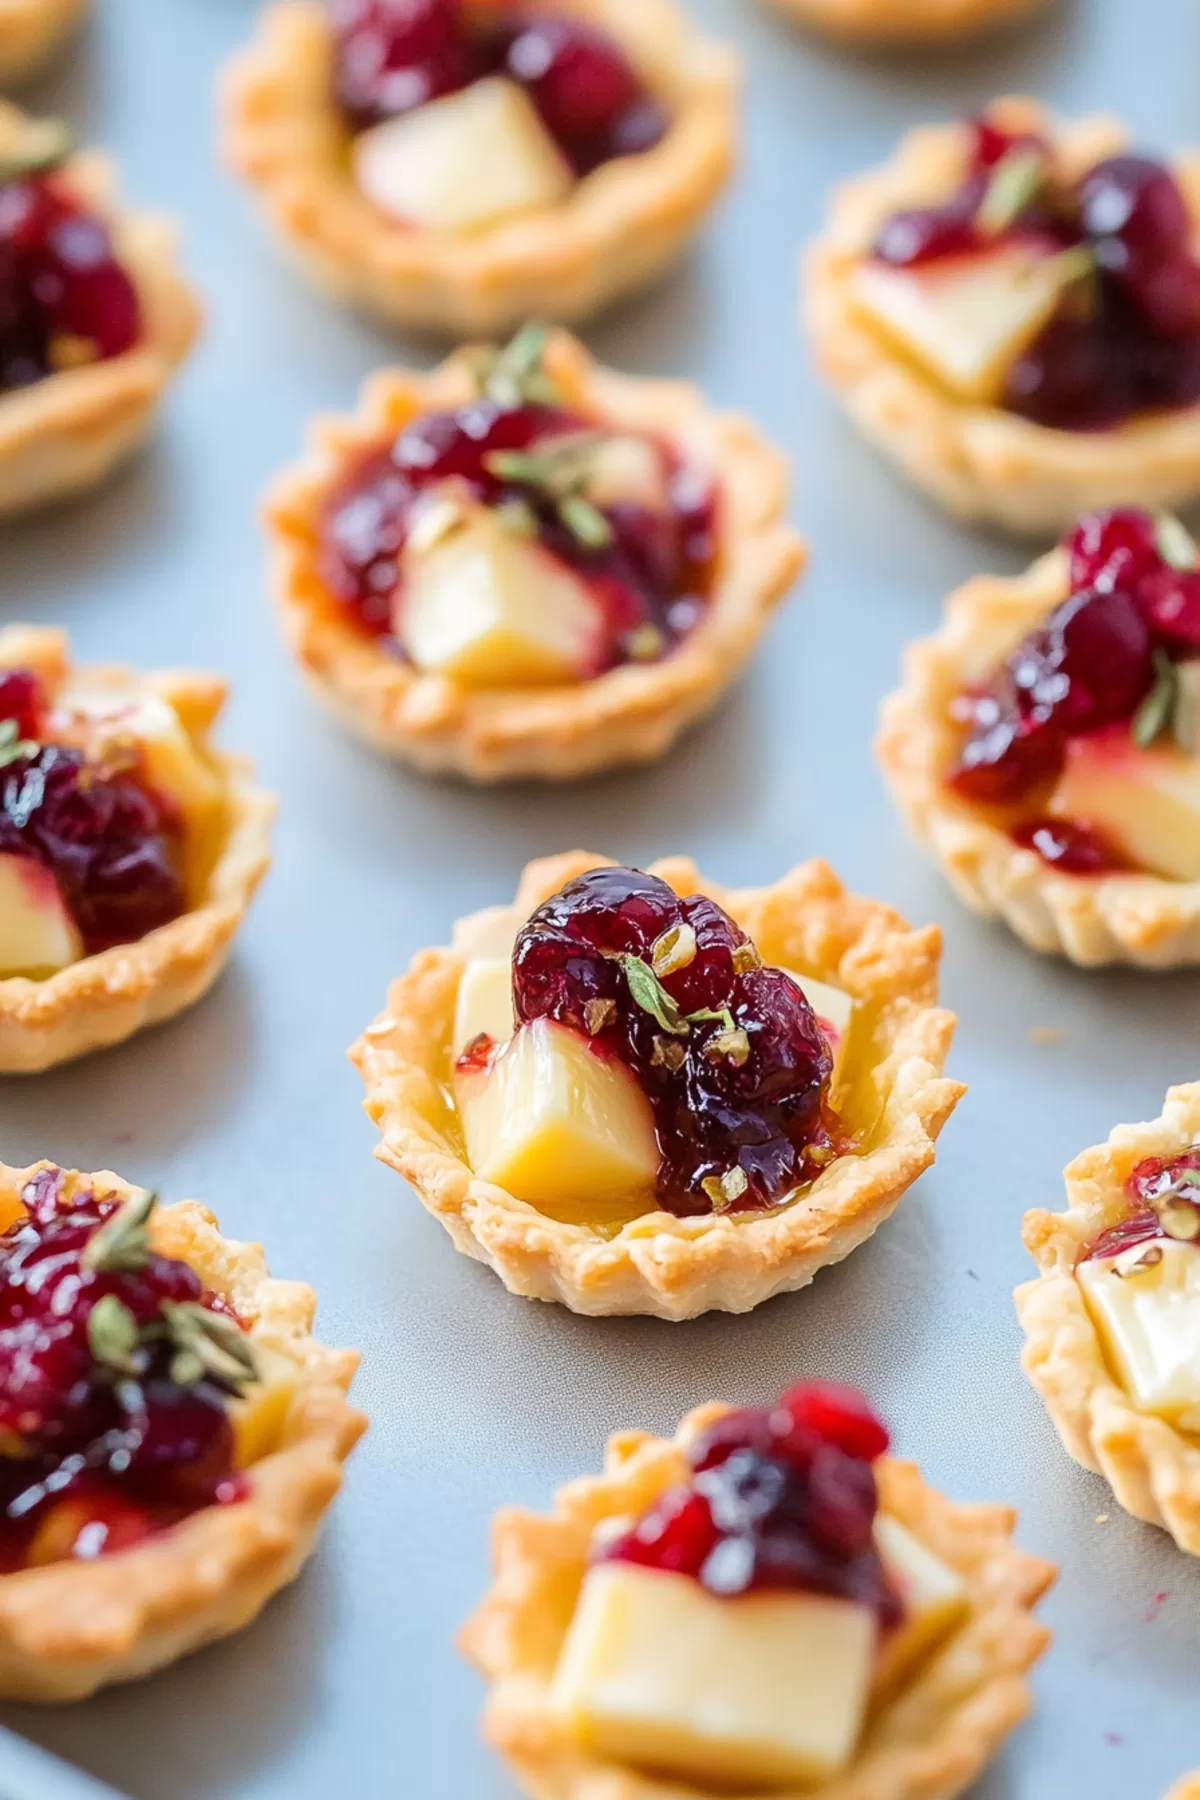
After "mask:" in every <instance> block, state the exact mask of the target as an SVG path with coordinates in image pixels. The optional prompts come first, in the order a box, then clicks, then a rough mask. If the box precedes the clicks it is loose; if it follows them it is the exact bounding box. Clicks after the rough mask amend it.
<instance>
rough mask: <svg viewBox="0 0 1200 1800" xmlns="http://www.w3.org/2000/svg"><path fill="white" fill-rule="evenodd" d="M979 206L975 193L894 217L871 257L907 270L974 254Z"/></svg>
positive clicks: (880, 234)
mask: <svg viewBox="0 0 1200 1800" xmlns="http://www.w3.org/2000/svg"><path fill="white" fill-rule="evenodd" d="M978 202H979V195H978V194H977V193H975V192H974V190H972V191H971V192H970V193H969V194H967V195H964V196H962V197H960V198H959V199H957V200H952V201H949V202H948V203H947V204H946V205H945V206H925V207H913V208H910V209H908V210H907V211H904V212H897V213H893V214H892V215H891V217H890V218H888V219H886V220H885V221H884V223H883V224H882V225H881V226H880V229H879V232H878V235H877V236H876V239H875V242H874V244H873V245H872V247H871V254H872V255H873V256H876V257H878V259H879V261H880V262H885V263H890V264H891V265H892V266H893V267H895V268H906V267H909V266H911V265H914V264H917V263H923V262H931V261H932V260H933V259H934V258H935V257H939V256H953V255H956V254H958V253H961V252H963V251H967V250H971V249H973V248H974V246H975V208H976V206H977V205H978Z"/></svg>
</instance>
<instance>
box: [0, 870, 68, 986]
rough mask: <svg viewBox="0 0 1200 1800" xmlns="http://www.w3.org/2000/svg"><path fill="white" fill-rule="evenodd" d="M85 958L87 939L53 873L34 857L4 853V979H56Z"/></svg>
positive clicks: (0, 881) (0, 924) (0, 954)
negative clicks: (80, 934)
mask: <svg viewBox="0 0 1200 1800" xmlns="http://www.w3.org/2000/svg"><path fill="white" fill-rule="evenodd" d="M82 955H83V941H82V939H81V938H80V936H79V931H78V929H77V927H76V925H75V921H74V919H73V918H72V917H71V914H70V912H69V911H68V909H67V905H66V902H65V901H64V899H63V897H62V895H61V894H60V893H59V890H58V883H57V881H55V879H54V876H53V875H52V874H51V872H50V870H49V869H48V868H46V866H45V865H44V864H43V863H40V862H38V861H37V859H36V858H35V857H32V856H19V855H15V854H13V853H12V852H9V851H5V852H4V853H2V854H0V979H2V978H5V977H7V976H9V975H27V976H30V977H39V976H45V975H53V974H54V973H55V972H56V971H57V970H59V969H65V968H66V967H67V966H68V964H70V963H73V962H78V961H79V959H80V957H81V956H82Z"/></svg>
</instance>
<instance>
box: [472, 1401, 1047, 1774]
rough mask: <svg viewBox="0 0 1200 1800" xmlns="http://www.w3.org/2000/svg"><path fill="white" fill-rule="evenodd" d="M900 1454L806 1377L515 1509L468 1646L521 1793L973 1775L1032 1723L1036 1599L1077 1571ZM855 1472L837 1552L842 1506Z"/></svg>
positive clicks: (618, 1454)
mask: <svg viewBox="0 0 1200 1800" xmlns="http://www.w3.org/2000/svg"><path fill="white" fill-rule="evenodd" d="M887 1448H888V1434H887V1432H886V1431H885V1430H884V1428H883V1427H882V1426H881V1425H880V1423H879V1421H878V1420H877V1419H876V1418H875V1417H874V1416H873V1415H872V1414H871V1412H870V1410H869V1408H868V1407H867V1404H866V1402H865V1400H864V1398H863V1396H862V1395H860V1394H857V1393H856V1392H855V1391H854V1390H853V1389H846V1388H844V1387H841V1386H838V1385H836V1384H833V1383H828V1382H806V1383H802V1384H800V1385H799V1386H797V1387H795V1388H792V1389H790V1390H788V1392H786V1393H785V1394H784V1395H783V1396H782V1397H781V1398H780V1400H779V1401H778V1403H777V1404H776V1405H775V1406H774V1407H771V1408H767V1407H763V1408H748V1409H744V1410H742V1411H737V1412H735V1411H733V1410H731V1409H730V1408H728V1407H724V1406H717V1405H710V1406H701V1407H698V1408H696V1409H695V1411H693V1412H691V1413H688V1414H687V1415H686V1416H685V1418H684V1419H683V1421H682V1422H681V1424H680V1427H679V1430H678V1431H677V1433H676V1435H675V1436H674V1438H666V1439H664V1438H657V1437H652V1436H651V1435H650V1434H649V1433H647V1432H641V1431H626V1432H621V1433H619V1434H618V1435H617V1436H615V1437H613V1438H611V1439H610V1440H609V1445H608V1454H607V1456H606V1458H605V1466H604V1472H603V1474H602V1475H596V1476H585V1477H582V1478H580V1479H579V1480H576V1481H572V1482H571V1483H569V1484H568V1485H567V1486H566V1487H564V1488H561V1489H560V1490H559V1492H558V1494H557V1495H556V1496H555V1507H554V1512H553V1513H552V1514H551V1515H550V1516H549V1517H544V1516H540V1515H538V1514H534V1513H529V1512H524V1511H519V1510H517V1509H515V1508H508V1509H505V1510H504V1511H502V1512H500V1513H499V1514H497V1516H496V1519H495V1522H494V1526H493V1534H492V1548H493V1562H494V1579H493V1585H492V1588H491V1591H490V1592H489V1594H488V1595H487V1597H486V1598H485V1600H484V1601H483V1604H482V1605H481V1606H480V1608H479V1610H478V1611H477V1612H476V1614H475V1615H474V1617H473V1618H472V1619H471V1620H470V1621H469V1622H468V1624H467V1626H466V1628H465V1630H464V1632H463V1634H462V1646H463V1649H464V1650H465V1652H466V1654H467V1655H468V1656H469V1657H470V1658H471V1659H472V1661H473V1662H475V1663H476V1664H477V1665H478V1667H479V1668H480V1669H481V1671H482V1672H483V1674H484V1676H485V1678H486V1680H487V1682H488V1698H487V1705H486V1711H485V1715H484V1731H485V1735H486V1737H487V1739H488V1741H489V1742H490V1743H491V1744H492V1745H493V1746H494V1747H495V1748H496V1749H497V1750H498V1751H499V1753H500V1754H501V1755H502V1756H503V1757H504V1758H505V1760H506V1762H507V1763H508V1764H509V1766H510V1767H511V1769H512V1771H513V1773H514V1775H515V1776H516V1778H517V1781H518V1782H519V1784H520V1785H521V1787H522V1789H523V1791H524V1792H525V1793H527V1794H530V1795H536V1796H537V1797H538V1800H589V1797H590V1796H593V1795H600V1794H603V1795H604V1796H606V1800H608V1797H611V1800H693V1796H695V1797H696V1800H698V1797H699V1795H700V1794H701V1793H704V1794H708V1793H711V1792H712V1791H713V1790H714V1788H716V1787H718V1786H719V1787H720V1788H721V1789H722V1791H724V1790H725V1789H726V1788H727V1789H728V1790H729V1791H733V1792H736V1793H738V1794H745V1795H748V1796H750V1795H752V1796H753V1797H754V1800H766V1795H767V1793H768V1792H769V1793H771V1794H773V1795H776V1796H787V1797H791V1796H796V1795H798V1794H799V1793H801V1792H803V1793H804V1794H819V1795H820V1796H822V1800H865V1797H866V1796H877V1795H885V1794H886V1795H887V1796H888V1800H950V1797H951V1796H953V1795H956V1794H960V1793H962V1792H963V1791H964V1789H965V1788H967V1787H969V1786H970V1784H971V1783H972V1782H973V1781H974V1780H975V1778H976V1776H977V1775H978V1774H979V1773H980V1771H981V1770H982V1769H983V1768H984V1766H985V1765H986V1764H987V1762H988V1761H989V1760H990V1758H991V1756H992V1755H993V1754H994V1752H995V1751H996V1749H997V1748H998V1746H999V1745H1000V1743H1001V1742H1002V1741H1003V1740H1004V1738H1005V1737H1007V1735H1008V1734H1009V1732H1010V1731H1012V1729H1013V1728H1014V1727H1015V1726H1016V1725H1017V1724H1018V1723H1019V1722H1020V1720H1021V1719H1022V1718H1023V1717H1024V1716H1025V1714H1026V1713H1027V1712H1028V1711H1029V1708H1030V1704H1031V1698H1030V1693H1029V1686H1028V1681H1027V1673H1028V1670H1029V1668H1030V1667H1031V1665H1032V1664H1033V1663H1034V1662H1035V1661H1036V1660H1037V1658H1038V1657H1039V1656H1040V1655H1041V1653H1042V1651H1043V1649H1044V1648H1045V1645H1046V1643H1047V1640H1048V1637H1049V1633H1048V1632H1047V1631H1046V1630H1045V1628H1044V1627H1043V1626H1042V1625H1040V1624H1039V1623H1038V1622H1037V1621H1036V1620H1035V1618H1034V1617H1033V1607H1034V1604H1035V1602H1036V1601H1037V1599H1038V1597H1039V1596H1040V1595H1041V1594H1042V1592H1043V1591H1044V1590H1045V1589H1046V1588H1047V1587H1048V1586H1049V1585H1050V1582H1051V1581H1052V1580H1053V1578H1054V1573H1055V1571H1054V1569H1053V1566H1052V1565H1051V1564H1049V1563H1046V1562H1042V1561H1041V1560H1040V1559H1039V1558H1037V1557H1034V1556H1030V1555H1027V1554H1026V1553H1025V1552H1023V1551H1021V1550H1018V1549H1016V1548H1015V1546H1014V1545H1013V1543H1012V1532H1013V1525H1014V1514H1013V1512H1012V1510H1011V1508H1009V1507H1006V1506H994V1505H972V1506H963V1505H958V1504H956V1503H955V1502H954V1501H951V1500H948V1499H946V1498H945V1497H944V1496H943V1495H941V1494H938V1493H936V1492H935V1491H934V1490H933V1489H932V1488H931V1487H930V1486H929V1485H928V1484H927V1483H926V1481H925V1480H924V1478H923V1477H922V1475H921V1472H920V1470H919V1468H918V1467H917V1465H916V1464H915V1463H912V1462H903V1461H899V1460H897V1459H895V1458H893V1457H891V1456H888V1455H887V1454H886V1451H887ZM835 1471H836V1473H837V1474H838V1475H840V1476H842V1477H843V1478H844V1480H843V1483H842V1485H841V1486H840V1487H839V1489H838V1491H839V1493H840V1495H841V1496H842V1499H843V1505H842V1506H841V1507H840V1508H839V1511H838V1516H837V1520H836V1527H837V1530H836V1539H837V1541H836V1545H835V1543H834V1535H835V1534H834V1533H833V1532H832V1531H831V1533H830V1535H829V1537H828V1538H827V1537H826V1536H825V1535H824V1525H823V1522H822V1521H823V1518H824V1517H828V1514H824V1513H823V1511H822V1501H821V1498H820V1496H821V1494H822V1493H823V1492H825V1491H827V1490H826V1488H825V1485H824V1484H825V1483H827V1482H829V1481H831V1480H832V1479H833V1477H834V1473H835ZM756 1480H759V1481H765V1482H767V1483H768V1484H769V1485H770V1491H771V1493H772V1495H778V1496H779V1499H778V1503H777V1505H776V1506H775V1508H774V1509H773V1510H772V1511H771V1512H770V1514H769V1519H770V1523H769V1524H764V1523H763V1520H764V1517H765V1516H766V1515H765V1513H764V1509H762V1508H759V1509H758V1510H757V1511H755V1510H754V1509H753V1508H746V1507H745V1506H744V1505H743V1504H742V1502H741V1501H740V1500H738V1499H735V1498H734V1496H735V1494H740V1495H743V1496H744V1495H745V1493H747V1492H748V1491H751V1490H750V1484H752V1483H754V1482H755V1481H756ZM753 1491H754V1492H755V1493H756V1494H757V1493H761V1492H762V1489H761V1488H759V1487H755V1488H754V1489H753ZM850 1494H853V1495H854V1500H853V1502H852V1503H851V1502H849V1498H848V1497H849V1495H850ZM806 1500H807V1501H809V1502H810V1504H809V1505H807V1506H806V1505H805V1504H804V1502H805V1501H806ZM735 1521H740V1523H735ZM809 1583H811V1585H808V1584H809Z"/></svg>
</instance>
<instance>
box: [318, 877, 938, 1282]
mask: <svg viewBox="0 0 1200 1800" xmlns="http://www.w3.org/2000/svg"><path fill="white" fill-rule="evenodd" d="M760 946H761V947H760ZM938 950H939V941H938V938H937V934H936V932H935V931H932V930H930V931H928V932H910V931H909V930H908V928H907V927H906V926H904V925H903V923H902V922H901V921H900V920H899V919H897V918H896V916H895V915H894V914H892V913H890V912H889V911H888V909H886V908H883V907H877V906H875V905H874V904H873V903H872V902H869V901H860V900H857V899H855V898H854V897H852V896H850V895H847V894H846V893H845V890H844V889H842V888H841V886H840V884H839V883H838V882H837V881H836V878H835V877H834V876H833V875H832V873H831V872H830V871H829V870H827V869H826V868H825V867H824V866H823V865H820V864H813V865H809V866H808V867H807V868H805V869H801V870H797V871H795V872H794V874H793V875H792V876H791V877H789V878H788V879H787V880H786V881H785V882H782V883H780V884H779V885H778V887H777V888H774V889H764V890H751V891H749V892H746V893H742V894H726V893H725V892H723V891H722V890H721V889H718V888H714V887H711V886H710V885H709V884H707V883H705V882H703V881H702V880H701V879H700V877H699V876H698V875H697V873H696V871H695V870H694V868H693V867H692V866H691V865H690V864H687V863H682V862H678V863H666V864H660V865H657V866H656V869H655V870H652V871H650V872H642V871H639V870H634V869H627V868H619V867H616V866H614V865H612V864H603V863H601V862H599V860H598V859H596V858H594V857H588V856H586V855H583V854H576V855H573V856H566V857H560V858H555V859H551V860H549V861H547V862H546V863H543V864H537V863H535V864H532V865H531V866H530V868H529V870H527V872H526V878H525V880H524V882H523V883H522V887H521V891H520V893H519V894H518V897H517V901H516V904H515V905H514V907H512V908H511V909H494V910H493V911H492V912H491V913H488V914H481V915H479V916H478V918H476V919H471V920H465V921H462V922H460V926H459V927H458V930H457V932H456V947H455V949H453V950H449V951H429V952H426V953H425V954H424V956H423V957H418V958H417V959H416V961H415V962H414V964H413V967H412V969H411V971H410V973H409V975H407V976H405V977H402V978H401V980H400V981H398V982H396V983H395V984H394V985H393V988H392V991H391V994H390V996H389V1010H388V1012H387V1013H386V1014H385V1015H383V1017H381V1018H380V1019H379V1020H377V1021H376V1022H375V1024H374V1025H372V1026H370V1027H369V1028H368V1030H367V1032H366V1033H365V1034H364V1036H363V1038H362V1039H361V1040H360V1042H359V1043H358V1044H356V1045H355V1046H354V1048H353V1050H352V1052H351V1054H352V1056H353V1058H354V1060H355V1061H356V1062H357V1063H358V1065H359V1067H360V1068H361V1069H362V1071H363V1075H364V1078H365V1080H366V1082H367V1087H368V1098H367V1109H368V1111H369V1112H370V1113H371V1115H372V1117H374V1118H376V1119H377V1120H379V1122H380V1123H381V1125H382V1127H383V1131H384V1141H383V1143H382V1145H381V1147H380V1150H379V1152H378V1154H379V1155H380V1156H381V1157H383V1159H384V1160H386V1161H388V1162H390V1163H392V1164H393V1165H394V1166H395V1167H396V1168H398V1169H399V1170H400V1171H401V1173H403V1174H404V1175H406V1176H407V1177H408V1178H409V1179H410V1180H412V1182H413V1183H414V1185H415V1186H416V1188H417V1191H418V1193H419V1194H420V1195H421V1197H422V1199H424V1200H425V1202H426V1204H427V1205H429V1206H430V1207H431V1209H432V1210H434V1211H436V1212H437V1213H438V1214H439V1215H440V1216H441V1217H442V1218H443V1219H444V1220H445V1222H446V1223H447V1225H448V1227H449V1229H450V1230H451V1232H452V1233H453V1235H454V1237H455V1241H456V1242H457V1243H458V1245H459V1247H460V1248H462V1249H465V1250H467V1251H468V1252H469V1253H470V1254H473V1255H481V1256H483V1257H484V1258H485V1260H487V1261H489V1262H490V1263H492V1265H493V1266H494V1267H495V1268H496V1269H497V1270H498V1272H499V1273H500V1274H501V1275H502V1276H503V1277H504V1279H505V1281H506V1282H507V1283H508V1285H509V1286H510V1287H512V1288H513V1289H514V1290H515V1291H517V1292H519V1293H528V1294H534V1295H538V1296H540V1297H542V1298H546V1299H561V1300H565V1301H566V1302H567V1304H568V1305H571V1306H573V1307H575V1308H576V1309H577V1310H579V1311H584V1312H597V1313H608V1312H642V1311H647V1312H653V1313H657V1314H659V1315H661V1316H664V1317H668V1318H686V1317H691V1316H693V1315H694V1314H695V1313H697V1312H702V1311H705V1310H707V1309H708V1308H709V1307H712V1306H724V1307H728V1308H730V1309H732V1310H735V1311H744V1310H746V1309H747V1308H748V1307H750V1306H754V1305H757V1304H758V1302H759V1301H760V1300H762V1299H764V1298H766V1297H767V1295H768V1294H769V1293H778V1292H780V1291H782V1290H784V1289H786V1288H794V1287H800V1286H803V1285H804V1284H805V1283H806V1282H807V1281H809V1280H811V1278H812V1275H813V1274H814V1273H815V1271H816V1269H817V1268H819V1267H821V1266H823V1265H824V1264H825V1263H828V1262H831V1261H835V1260H837V1259H838V1258H839V1257H840V1256H843V1255H845V1254H847V1252H848V1251H849V1250H850V1249H851V1248H853V1247H854V1245H855V1244H857V1243H859V1242H861V1241H862V1239H863V1238H865V1237H866V1236H868V1235H869V1234H870V1233H871V1232H872V1231H873V1230H875V1228H876V1227H877V1225H878V1224H880V1223H881V1222H882V1220H883V1219H884V1218H886V1217H887V1216H888V1214H889V1213H890V1212H891V1210H892V1208H893V1207H894V1206H895V1205H896V1204H897V1202H898V1201H899V1199H900V1197H901V1195H902V1194H903V1192H904V1191H905V1189H906V1188H907V1187H908V1185H909V1184H910V1182H911V1181H912V1180H913V1179H914V1178H915V1176H916V1174H917V1173H919V1171H920V1170H921V1169H923V1168H924V1167H926V1166H927V1165H928V1163H929V1162H930V1161H931V1160H932V1156H933V1140H934V1138H935V1137H936V1135H937V1132H938V1131H939V1130H940V1129H941V1126H942V1124H943V1123H944V1121H945V1119H946V1118H947V1117H948V1116H949V1113H950V1111H951V1110H952V1108H953V1106H954V1104H955V1102H956V1100H957V1098H958V1094H959V1093H960V1091H961V1090H960V1089H959V1088H958V1086H957V1085H956V1084H955V1083H952V1082H948V1081H946V1080H944V1079H943V1078H942V1077H941V1074H940V1071H941V1067H942V1063H943V1060H944V1057H945V1053H946V1050H947V1048H948V1044H949V1038H950V1033H951V1029H952V1023H953V1022H952V1019H951V1017H950V1015H948V1014H946V1013H943V1012H941V1011H940V1010H938V1009H937V1008H936V1007H935V1006H934V1005H933V1002H934V999H935V997H936V963H937V956H938ZM810 971H812V972H811V973H810Z"/></svg>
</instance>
